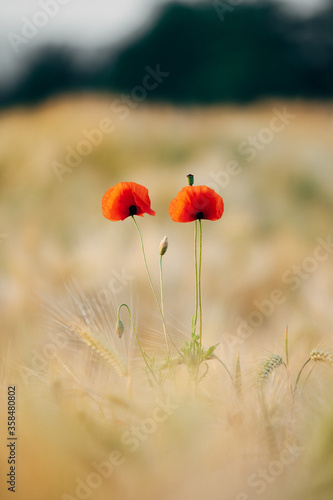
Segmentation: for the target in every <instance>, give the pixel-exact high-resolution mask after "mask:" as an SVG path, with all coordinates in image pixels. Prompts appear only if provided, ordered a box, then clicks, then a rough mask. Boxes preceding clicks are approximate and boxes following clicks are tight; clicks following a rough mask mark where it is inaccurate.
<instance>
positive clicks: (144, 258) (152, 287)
mask: <svg viewBox="0 0 333 500" xmlns="http://www.w3.org/2000/svg"><path fill="white" fill-rule="evenodd" d="M132 219H133V222H134V224H135V227H136V229H137V231H138V233H139V236H140V241H141V249H142V255H143V260H144V263H145V268H146V271H147V275H148V279H149V283H150V286H151V289H152V291H153V294H154V297H155V300H156V302H157V306H158V310H159V313H160V315H161V318H162V323H163V330H164V332H165V334H166V335H167V336H168V338H169V339H170V341H171V342H172V344H173V346H174V347H175V349H176V350H177V352H178V353H179V354H180V352H179V350H178V348H177V346H176V345H175V343H174V341H173V340H172V338H171V336H170V334H169V332H168V329H167V326H166V323H165V319H164V314H163V311H162V308H161V305H160V302H159V300H158V298H157V293H156V290H155V287H154V285H153V281H152V279H151V276H150V272H149V269H148V264H147V259H146V252H145V247H144V244H143V238H142V234H141V231H140V228H139V226H138V223H137V222H136V220H135V218H134V216H133V215H132Z"/></svg>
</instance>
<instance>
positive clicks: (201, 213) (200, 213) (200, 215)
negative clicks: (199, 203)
mask: <svg viewBox="0 0 333 500" xmlns="http://www.w3.org/2000/svg"><path fill="white" fill-rule="evenodd" d="M203 218H204V213H203V212H197V214H196V219H203Z"/></svg>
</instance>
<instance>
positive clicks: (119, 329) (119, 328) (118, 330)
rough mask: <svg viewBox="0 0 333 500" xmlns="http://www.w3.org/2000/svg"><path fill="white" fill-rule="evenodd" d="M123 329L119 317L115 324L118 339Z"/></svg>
mask: <svg viewBox="0 0 333 500" xmlns="http://www.w3.org/2000/svg"><path fill="white" fill-rule="evenodd" d="M124 330H125V328H124V325H123V322H122V321H121V320H120V319H118V321H117V324H116V332H117V335H118V337H119V338H120V339H121V337H122V335H123V333H124Z"/></svg>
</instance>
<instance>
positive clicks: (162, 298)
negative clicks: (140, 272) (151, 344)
mask: <svg viewBox="0 0 333 500" xmlns="http://www.w3.org/2000/svg"><path fill="white" fill-rule="evenodd" d="M162 259H163V255H160V288H161V311H162V316H163V331H164V336H165V342H166V345H167V349H168V353H169V359H170V362H171V352H170V346H169V341H168V335H167V331H166V327H165V319H164V318H165V316H164V296H163V268H162Z"/></svg>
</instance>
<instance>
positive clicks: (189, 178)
mask: <svg viewBox="0 0 333 500" xmlns="http://www.w3.org/2000/svg"><path fill="white" fill-rule="evenodd" d="M186 177H187V182H188V185H189V186H193V184H194V175H193V174H188V175H187V176H186Z"/></svg>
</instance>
